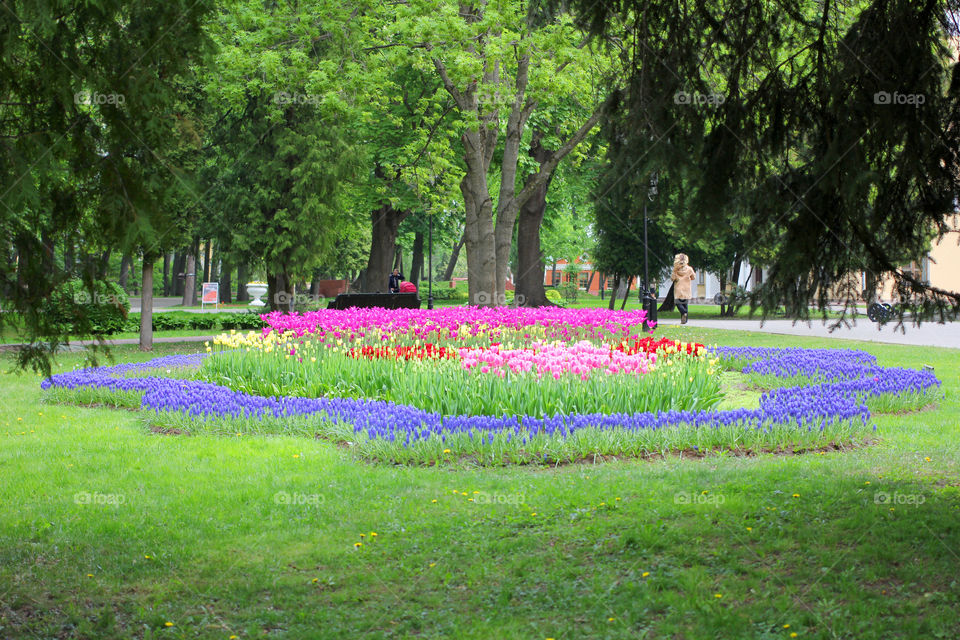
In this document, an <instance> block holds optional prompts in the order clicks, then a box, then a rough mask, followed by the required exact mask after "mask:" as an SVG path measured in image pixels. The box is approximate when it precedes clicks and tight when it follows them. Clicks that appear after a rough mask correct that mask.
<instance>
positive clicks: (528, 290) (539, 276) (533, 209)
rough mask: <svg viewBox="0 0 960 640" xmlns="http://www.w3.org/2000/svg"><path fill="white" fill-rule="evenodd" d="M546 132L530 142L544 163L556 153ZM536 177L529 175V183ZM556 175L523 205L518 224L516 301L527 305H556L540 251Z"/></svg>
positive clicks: (535, 154)
mask: <svg viewBox="0 0 960 640" xmlns="http://www.w3.org/2000/svg"><path fill="white" fill-rule="evenodd" d="M541 137H542V133H541V132H540V131H539V130H538V131H535V132H534V134H533V140H531V141H530V156H531V157H532V158H533V159H534V160H536V161H537V162H538V163H539V164H540V165H541V166H542V165H543V164H544V163H546V162H547V161H548V160H550V158H551V157H552V156H553V152H552V151H548V150H547V149H545V148H544V147H543V145H542V144H540V140H541ZM530 180H532V176H529V177H528V178H527V182H529V181H530ZM552 180H553V174H551V175H550V177H549V178H547V180H546V181H545V182H544V183H543V184H541V185H539V186H538V187H537V188H536V190H535V191H534V192H533V195H531V196H530V198H529V199H528V200H527V201H526V202H524V203H523V205H521V206H520V213H519V222H518V223H517V278H516V287H517V291H516V298H515V299H516V300H517V304H518V305H522V306H525V307H542V306H554V305H553V303H552V302H550V301H549V300H547V292H546V289H544V286H543V278H544V264H543V252H542V251H541V250H540V226H541V225H542V224H543V215H544V213H545V212H546V210H547V190H548V189H549V188H550V182H551V181H552Z"/></svg>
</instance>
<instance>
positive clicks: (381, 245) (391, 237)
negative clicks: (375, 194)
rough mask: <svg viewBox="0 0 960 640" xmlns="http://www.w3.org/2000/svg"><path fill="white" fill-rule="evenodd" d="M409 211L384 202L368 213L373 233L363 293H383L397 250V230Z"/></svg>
mask: <svg viewBox="0 0 960 640" xmlns="http://www.w3.org/2000/svg"><path fill="white" fill-rule="evenodd" d="M408 215H410V211H400V210H399V209H394V208H393V206H392V205H391V204H390V203H384V204H383V206H381V207H380V208H379V209H375V210H374V211H373V212H372V213H371V214H370V220H371V222H372V223H373V234H372V235H371V238H370V257H369V258H368V259H367V271H366V277H364V278H362V282H361V285H360V286H361V288H362V290H363V291H364V292H365V293H376V292H378V291H379V292H381V293H384V292H386V291H387V280H388V278H389V277H390V271H391V268H392V265H393V264H394V260H395V258H396V251H397V230H398V229H399V228H400V223H401V222H403V220H404V218H406V217H407V216H408Z"/></svg>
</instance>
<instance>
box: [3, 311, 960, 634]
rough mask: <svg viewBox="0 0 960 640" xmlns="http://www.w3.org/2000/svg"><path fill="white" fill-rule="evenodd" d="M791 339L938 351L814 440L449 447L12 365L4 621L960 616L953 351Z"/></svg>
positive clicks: (390, 625)
mask: <svg viewBox="0 0 960 640" xmlns="http://www.w3.org/2000/svg"><path fill="white" fill-rule="evenodd" d="M670 335H671V336H676V337H678V338H680V339H682V340H687V341H690V340H697V341H700V342H705V343H710V344H712V343H715V342H720V343H723V344H730V345H741V344H750V345H767V346H782V345H783V341H784V338H783V337H782V336H772V335H761V334H748V333H742V332H720V331H708V330H706V329H703V328H697V327H690V326H687V327H678V328H676V329H672V330H671V331H670ZM791 344H793V345H797V346H806V347H816V346H850V347H856V348H861V349H864V350H865V351H869V352H871V353H874V354H876V355H877V356H878V359H879V363H880V364H881V365H884V366H892V365H899V366H909V367H918V366H920V365H922V364H932V365H934V366H935V367H936V372H937V375H938V376H939V377H940V379H941V380H943V382H944V388H945V397H944V398H943V399H942V400H941V402H940V404H939V406H938V407H937V408H935V409H932V410H926V411H922V412H917V413H911V414H905V415H883V416H879V417H877V419H876V422H877V423H878V425H879V432H878V436H879V438H880V441H879V442H878V443H877V444H875V445H873V446H869V447H862V448H857V449H853V450H848V451H843V452H830V453H826V454H824V455H815V454H810V455H802V456H773V455H765V456H759V457H728V456H720V457H710V458H706V459H687V458H686V457H684V458H679V457H669V458H666V459H661V460H655V461H614V462H607V463H603V464H597V465H592V464H580V465H567V466H563V467H559V468H547V469H545V468H542V467H541V468H524V467H507V468H492V469H477V468H472V467H469V466H466V465H464V466H463V467H461V468H456V469H453V470H451V469H450V468H446V469H442V468H441V469H438V468H408V467H383V466H373V465H368V464H364V463H359V462H356V461H354V460H353V459H352V457H351V456H350V454H349V453H347V452H345V451H342V450H340V449H337V448H336V447H333V446H331V445H329V444H327V443H324V442H321V441H316V440H312V439H306V438H297V437H251V436H243V437H239V438H238V437H212V436H204V435H199V436H191V437H183V436H161V435H155V434H151V433H149V432H147V431H146V430H145V429H144V427H143V426H142V421H141V419H140V417H139V416H138V414H137V413H134V412H130V411H124V410H114V409H107V408H81V407H75V406H69V405H49V404H42V403H41V402H40V397H41V395H40V392H39V389H38V382H39V379H38V378H37V377H35V376H31V375H23V376H16V375H12V374H9V373H4V374H2V377H0V385H2V391H3V393H2V394H0V474H2V479H3V481H2V484H0V637H3V638H7V637H11V638H15V637H41V638H46V637H58V638H131V637H133V638H198V637H199V638H223V639H227V638H229V637H230V636H231V635H236V636H238V637H239V638H267V637H271V638H277V637H284V638H342V637H374V638H381V637H391V638H400V637H428V638H440V637H466V638H494V637H496V638H547V637H552V638H558V639H560V638H639V637H646V638H789V637H790V633H791V632H794V633H797V634H798V637H799V638H857V639H861V638H921V637H922V638H937V637H941V638H955V637H956V636H957V630H958V627H957V618H956V608H957V606H958V604H960V586H958V581H957V578H956V567H957V565H958V562H960V557H958V555H957V554H958V553H960V552H958V549H960V527H958V525H957V523H958V522H960V490H958V480H957V478H958V477H960V473H958V472H960V469H958V461H960V417H958V416H960V402H958V400H957V397H958V395H957V391H958V390H960V353H958V352H957V351H951V350H939V351H932V350H930V349H922V350H921V349H916V348H910V347H900V346H890V345H877V344H872V343H853V342H847V341H842V340H828V339H808V340H805V339H801V338H792V339H791ZM188 350H196V347H194V346H193V345H187V346H184V345H180V346H179V347H176V348H171V347H169V346H168V345H163V347H162V348H160V349H158V352H160V353H172V352H186V351H188ZM114 353H115V354H116V355H117V356H118V357H119V358H120V359H122V360H124V361H128V360H140V359H145V358H147V357H150V356H147V355H143V354H139V353H137V352H136V351H134V350H133V349H128V348H124V347H118V348H115V349H114ZM78 361H79V355H76V354H68V355H65V356H63V357H62V358H61V364H62V365H63V366H64V367H70V366H72V365H73V364H74V363H75V362H78ZM746 400H747V399H746V398H745V402H746ZM41 413H42V415H40V414H41ZM18 418H20V420H18ZM926 458H930V460H929V461H927V460H926ZM454 491H457V493H456V495H455V494H454ZM474 492H479V493H474ZM878 492H882V493H878ZM464 493H465V494H466V495H463V494H464ZM795 494H796V496H797V497H794V495H795ZM885 497H886V498H887V499H884V498H885ZM618 498H619V499H618ZM470 500H473V502H470ZM921 501H922V504H917V503H919V502H921ZM891 507H892V508H893V510H892V511H891V510H890V509H891ZM534 514H535V515H534ZM371 532H376V533H377V534H378V535H377V536H376V537H375V538H374V537H371ZM361 534H363V535H364V537H363V538H361V537H360V535H361ZM358 542H362V544H363V546H362V547H359V548H358V547H355V546H354V544H355V543H358ZM147 556H149V557H147ZM88 574H90V575H88ZM718 594H719V595H720V596H721V597H719V598H718V597H716V596H717V595H718ZM166 622H172V623H173V626H170V627H165V626H164V624H165V623H166ZM787 624H789V625H790V627H789V628H784V625H787Z"/></svg>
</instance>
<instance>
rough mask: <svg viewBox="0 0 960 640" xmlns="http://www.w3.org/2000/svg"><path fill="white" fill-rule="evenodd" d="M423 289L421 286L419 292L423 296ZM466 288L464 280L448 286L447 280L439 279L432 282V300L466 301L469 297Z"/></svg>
mask: <svg viewBox="0 0 960 640" xmlns="http://www.w3.org/2000/svg"><path fill="white" fill-rule="evenodd" d="M423 291H425V289H423V288H422V287H421V289H420V292H421V296H420V297H423ZM469 297H470V296H469V293H468V288H467V283H466V282H458V283H456V286H455V287H451V286H450V281H449V280H440V281H437V282H434V283H433V299H434V300H463V301H466V300H467V299H468V298H469Z"/></svg>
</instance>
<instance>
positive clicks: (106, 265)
mask: <svg viewBox="0 0 960 640" xmlns="http://www.w3.org/2000/svg"><path fill="white" fill-rule="evenodd" d="M110 253H111V250H110V249H107V250H106V251H104V252H103V253H101V254H100V273H99V276H100V279H101V280H106V279H107V273H108V272H109V270H110Z"/></svg>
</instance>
